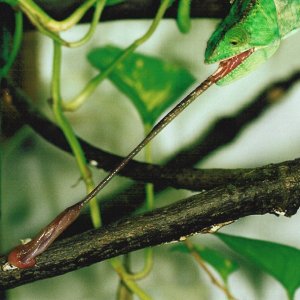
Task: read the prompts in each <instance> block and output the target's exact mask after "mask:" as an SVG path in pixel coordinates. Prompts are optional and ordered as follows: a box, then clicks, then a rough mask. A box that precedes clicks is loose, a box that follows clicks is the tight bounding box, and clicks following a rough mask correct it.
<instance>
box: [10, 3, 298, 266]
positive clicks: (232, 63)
mask: <svg viewBox="0 0 300 300" xmlns="http://www.w3.org/2000/svg"><path fill="white" fill-rule="evenodd" d="M299 27H300V0H275V1H272V0H235V2H234V3H233V5H232V8H231V10H230V12H229V14H228V16H227V17H226V18H225V19H224V20H223V21H222V22H221V23H220V24H219V26H218V27H217V29H216V30H215V32H214V33H213V34H212V36H211V38H210V39H209V41H208V45H207V49H206V52H205V61H206V62H207V63H215V62H219V68H218V69H217V71H216V72H215V73H213V74H212V75H211V76H209V77H208V78H207V79H206V80H205V81H203V82H202V83H201V84H200V85H199V86H197V87H196V88H195V89H194V90H193V91H192V92H191V93H190V94H188V95H187V96H186V97H185V98H184V99H183V100H182V101H180V103H179V104H177V105H176V106H175V108H173V109H172V110H171V111H170V112H169V113H168V114H167V115H166V116H165V117H163V118H162V119H161V120H160V121H159V122H158V123H157V124H156V125H155V126H154V127H153V129H152V130H151V131H150V133H149V134H148V135H147V136H146V137H145V138H144V140H142V141H141V142H140V143H139V144H138V145H137V146H136V147H135V148H134V149H133V150H132V151H131V152H130V153H129V154H128V155H127V156H126V157H125V158H124V160H123V161H122V162H121V163H120V164H119V165H118V166H117V167H116V168H115V169H114V170H112V171H111V172H110V173H109V174H108V175H107V177H105V178H104V179H103V180H102V181H101V182H100V183H99V184H98V185H97V186H96V188H95V189H94V190H93V191H92V192H90V193H89V194H88V195H87V196H86V197H84V198H83V199H82V200H81V201H79V202H77V203H76V204H74V205H72V206H71V207H69V208H67V209H66V210H65V211H63V212H62V213H61V214H60V215H58V216H57V217H56V218H55V219H54V220H53V221H52V222H51V223H50V224H49V225H47V226H46V227H45V228H44V229H43V230H41V232H40V234H38V235H37V236H36V237H35V238H34V239H33V240H32V241H31V242H29V243H27V244H25V245H20V246H17V247H16V248H15V249H13V250H12V251H11V252H10V254H9V255H8V262H7V264H8V266H6V267H7V269H10V266H12V267H17V268H30V267H33V266H34V265H35V263H36V260H35V258H36V256H37V255H39V254H41V253H42V252H43V251H45V250H46V249H47V248H48V247H49V246H50V245H51V243H52V242H53V241H54V240H55V239H56V238H57V236H58V235H60V234H61V233H62V232H63V231H64V230H65V229H66V228H67V227H68V226H69V225H70V224H71V223H72V222H74V221H75V219H76V218H77V217H78V215H79V213H80V211H81V209H82V208H83V207H84V206H85V205H86V203H88V202H89V201H90V200H91V199H92V198H94V197H95V196H96V195H97V194H98V193H99V192H100V191H101V190H102V189H103V188H104V187H105V186H106V185H107V184H108V183H109V182H110V180H111V179H112V178H113V177H114V176H115V175H116V174H117V173H118V172H119V171H120V170H121V169H123V168H124V167H125V166H126V165H127V163H128V162H129V161H130V160H131V159H132V158H133V157H135V155H137V154H138V153H139V152H140V151H141V150H142V149H143V148H144V147H145V145H147V144H148V143H149V142H150V141H151V140H152V139H153V138H154V137H155V136H156V135H157V134H158V133H159V132H160V131H161V130H162V129H163V128H165V127H166V126H167V125H168V124H169V123H170V122H171V121H172V120H173V119H174V118H175V117H176V116H178V115H179V114H180V113H181V112H182V111H183V110H184V109H185V108H186V107H187V106H188V105H189V104H191V103H192V102H193V101H194V100H195V99H196V98H197V97H198V96H199V95H200V94H202V93H203V92H204V91H205V90H206V89H208V88H209V87H210V86H211V85H212V84H214V83H217V84H219V85H223V84H228V83H231V82H233V81H235V80H237V79H239V78H241V77H243V76H245V75H246V74H248V73H249V72H251V71H253V70H254V69H256V68H257V67H258V66H259V65H261V64H262V63H263V62H265V61H266V60H267V59H268V58H269V57H271V56H272V55H273V54H274V53H275V51H276V50H277V49H278V47H279V45H280V41H281V40H282V39H284V38H285V37H287V36H288V35H289V34H291V33H293V32H295V31H296V30H297V29H298V28H299Z"/></svg>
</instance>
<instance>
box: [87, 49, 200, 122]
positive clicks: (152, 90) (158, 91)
mask: <svg viewBox="0 0 300 300" xmlns="http://www.w3.org/2000/svg"><path fill="white" fill-rule="evenodd" d="M122 53H123V50H122V49H120V48H117V47H114V46H106V47H103V48H97V49H94V50H92V51H91V52H90V53H89V54H88V60H89V61H90V63H91V64H92V65H93V66H94V67H96V68H97V69H99V70H102V71H103V70H105V69H106V68H107V67H108V66H110V65H111V64H112V63H113V62H114V61H115V59H117V58H118V57H119V56H120V55H121V54H122ZM109 79H110V80H111V81H112V82H113V83H114V84H115V85H116V86H117V88H118V89H119V90H120V91H122V92H123V93H124V94H125V95H127V96H128V97H129V99H131V101H132V102H133V104H134V105H135V107H136V109H137V110H138V111H139V113H140V115H141V118H142V119H143V122H144V124H151V125H152V124H153V123H154V122H155V121H156V119H157V118H158V117H159V116H160V114H161V113H162V112H163V111H164V110H165V109H166V108H168V107H169V106H170V105H171V104H173V103H174V102H175V101H176V100H178V98H179V96H180V95H181V94H182V93H183V92H184V91H185V90H186V89H187V88H188V87H189V86H190V85H191V84H192V83H193V82H194V81H195V79H194V77H193V76H192V75H191V74H190V73H189V72H188V71H187V70H186V69H184V68H182V67H179V66H177V65H174V64H172V63H169V62H165V61H163V60H161V59H158V58H155V57H151V56H147V55H143V54H137V53H132V54H130V55H129V56H128V57H127V58H126V59H125V60H124V61H123V62H121V63H119V64H118V65H117V66H116V68H115V69H114V70H113V71H112V72H111V73H110V75H109Z"/></svg>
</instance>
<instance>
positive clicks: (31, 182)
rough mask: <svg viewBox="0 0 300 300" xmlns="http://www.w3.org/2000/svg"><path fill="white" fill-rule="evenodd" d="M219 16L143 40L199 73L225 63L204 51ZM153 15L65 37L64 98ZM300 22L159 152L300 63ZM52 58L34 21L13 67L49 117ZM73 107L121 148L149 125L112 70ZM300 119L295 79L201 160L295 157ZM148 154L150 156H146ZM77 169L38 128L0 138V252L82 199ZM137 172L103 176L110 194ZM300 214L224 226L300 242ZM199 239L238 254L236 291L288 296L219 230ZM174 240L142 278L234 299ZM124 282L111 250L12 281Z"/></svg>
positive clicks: (58, 290) (98, 135)
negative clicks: (42, 275) (79, 265)
mask: <svg viewBox="0 0 300 300" xmlns="http://www.w3.org/2000/svg"><path fill="white" fill-rule="evenodd" d="M217 23H218V21H217V20H205V19H203V20H193V22H192V29H191V31H190V32H189V33H188V34H186V35H183V34H181V33H179V31H178V29H177V27H176V24H175V21H174V20H166V21H163V22H162V23H161V25H160V26H159V28H158V30H157V32H156V33H155V34H154V36H153V37H152V38H151V39H150V40H149V41H148V42H147V43H146V44H144V45H143V46H142V47H140V48H139V49H138V52H142V53H145V54H148V55H153V56H156V57H160V58H163V59H166V60H168V61H170V62H173V63H176V64H178V65H181V66H183V67H185V68H186V69H188V70H189V71H190V72H191V73H192V74H193V75H194V76H195V77H196V78H197V81H198V82H200V81H202V80H203V79H205V78H206V77H207V76H208V75H210V74H211V73H212V72H213V71H214V70H215V69H216V65H205V64H204V62H203V61H204V51H205V47H206V42H207V40H208V38H209V36H210V35H211V33H212V31H213V30H214V28H215V26H216V24H217ZM149 25H150V21H118V22H117V21H114V22H108V23H104V24H101V26H99V28H98V29H97V32H96V34H95V36H94V37H93V39H92V41H91V42H89V43H88V44H87V45H85V46H83V47H81V48H79V49H63V70H62V95H63V97H64V99H70V98H72V97H73V96H74V95H75V94H77V92H78V91H79V90H80V89H81V88H82V87H83V86H84V84H85V83H86V81H87V80H88V79H89V78H91V77H92V76H93V75H95V74H96V71H95V69H93V68H92V67H91V66H90V64H89V63H88V62H87V59H86V54H87V53H88V51H89V49H92V48H94V47H100V46H104V45H107V44H114V45H116V46H119V47H126V46H128V45H129V44H130V43H131V42H132V41H133V40H134V39H136V38H138V37H140V36H141V35H142V34H144V32H145V31H146V30H147V28H148V27H149ZM86 30H87V26H85V25H80V26H77V27H76V28H74V29H72V30H71V31H70V32H68V33H67V34H65V35H64V37H65V38H67V39H70V40H72V39H76V38H78V36H79V35H83V34H84V32H85V31H86ZM299 34H300V33H298V34H295V35H293V36H291V37H290V38H288V39H287V40H284V41H283V42H282V45H281V47H280V49H279V50H278V51H277V53H276V54H275V55H274V56H273V57H272V58H271V59H270V60H269V61H268V62H267V63H266V64H264V65H263V66H262V67H260V68H259V69H258V70H257V71H255V72H253V73H252V74H251V75H249V76H248V77H246V78H243V79H241V80H239V81H237V82H235V83H233V84H231V85H229V86H224V87H217V86H214V87H211V88H210V89H209V90H208V91H207V92H206V93H205V94H204V95H203V96H201V97H200V98H199V99H198V100H197V101H196V102H195V103H194V104H192V105H191V107H189V108H187V109H186V111H185V112H184V113H182V115H181V116H179V117H178V118H177V119H176V120H175V121H174V122H173V123H172V124H170V125H169V126H168V127H167V128H166V129H165V130H164V131H163V132H162V133H161V134H160V135H159V136H158V137H157V138H156V139H155V141H154V142H153V158H154V162H156V163H162V162H164V161H165V160H166V159H167V158H168V157H170V156H171V155H172V154H174V153H176V152H178V151H179V150H180V149H181V148H184V147H187V146H188V145H189V144H190V143H192V142H193V140H194V139H195V138H196V137H199V135H200V134H201V133H204V132H205V131H206V130H207V129H208V128H209V127H210V126H211V125H212V124H213V123H214V122H215V121H216V120H218V119H220V118H223V117H228V116H231V115H233V114H235V113H237V112H238V111H239V110H240V109H242V108H243V107H244V106H246V105H248V104H249V103H250V102H251V101H252V100H253V98H255V96H257V95H258V94H260V92H261V91H262V90H263V89H264V88H265V87H266V86H268V85H269V84H271V83H272V82H274V81H277V80H282V79H285V78H287V77H288V76H289V75H291V74H292V73H293V72H295V71H299V69H300V60H299V53H300V39H299ZM51 60H52V43H51V41H50V40H49V39H48V38H45V37H43V36H41V34H38V33H35V32H27V33H26V35H25V37H24V42H23V46H22V53H21V56H20V58H19V64H18V66H19V67H18V68H19V69H17V70H16V71H17V72H19V73H21V75H20V76H21V79H22V86H23V87H24V89H25V90H26V92H27V93H28V94H29V95H30V96H31V97H32V99H33V100H34V101H35V104H36V105H38V106H39V107H40V109H41V110H42V111H43V112H44V113H46V114H47V115H48V116H49V118H52V116H51V112H50V108H49V107H48V104H47V100H48V99H49V97H50V93H49V91H50V78H51V64H52V62H51ZM158 76H159V74H158ZM191 88H192V87H191ZM68 117H69V119H70V121H71V122H72V125H73V126H74V129H75V130H76V133H77V134H78V135H79V136H80V137H83V138H84V139H85V140H87V141H89V142H90V143H92V144H93V145H95V146H97V147H99V148H101V149H104V150H107V151H110V152H112V153H115V154H119V155H125V154H127V153H128V152H129V150H131V149H132V147H133V146H134V145H136V144H137V142H139V141H140V140H141V139H142V137H143V135H144V130H143V126H142V123H141V120H140V119H139V116H138V114H137V112H136V110H135V109H134V107H133V106H132V104H131V102H130V101H128V99H126V96H124V95H123V94H121V93H120V92H119V91H118V90H117V89H116V88H115V87H114V86H113V85H112V84H111V83H110V82H109V81H108V80H105V81H104V82H103V83H102V84H101V86H99V87H98V89H97V91H96V93H95V94H93V95H92V96H91V97H90V99H89V100H88V101H87V102H86V103H85V105H84V106H83V107H82V108H81V109H80V110H78V111H77V112H74V113H69V114H68ZM299 128H300V83H297V84H294V85H293V87H292V88H291V89H290V90H289V91H288V93H287V94H286V95H285V96H284V97H283V98H281V101H280V102H278V103H276V104H274V105H272V106H271V107H270V108H269V109H268V110H267V111H265V112H264V113H263V114H261V115H260V116H259V118H257V119H256V120H255V121H254V122H251V123H249V124H248V125H247V126H246V127H245V128H243V130H241V132H240V134H239V136H238V138H237V139H235V140H234V141H233V142H232V143H230V144H229V145H226V146H225V147H222V148H219V149H218V150H217V151H215V152H213V153H212V154H211V155H209V156H208V157H207V158H205V160H204V161H202V162H201V163H200V164H199V165H198V167H201V168H246V167H256V166H261V165H264V164H268V163H276V162H281V161H285V160H292V159H295V158H297V157H299V149H300V131H299ZM139 158H140V159H142V156H140V157H139ZM93 175H94V179H95V182H98V181H99V180H100V179H102V178H103V176H104V175H105V173H104V172H103V171H99V170H97V169H94V170H93ZM78 181H79V173H78V170H77V168H76V164H75V162H74V159H73V158H72V157H71V156H70V155H68V154H66V153H65V152H63V151H61V150H59V149H57V148H55V147H54V146H52V145H50V144H49V143H47V142H46V141H45V140H43V139H42V138H41V137H39V136H38V135H37V134H36V133H35V132H34V131H33V130H32V129H31V128H29V127H27V126H23V127H22V128H20V129H19V130H18V131H17V132H16V133H15V134H14V135H13V136H12V137H10V138H7V139H6V140H5V141H4V143H3V146H2V187H3V188H2V198H3V201H2V213H3V214H2V249H1V252H2V253H3V252H6V251H8V250H9V249H10V248H11V247H13V246H15V245H16V244H18V243H19V239H24V238H26V237H30V236H32V235H34V234H35V233H36V232H37V231H39V230H40V228H42V227H43V226H44V225H45V224H46V223H47V222H48V221H49V220H51V219H52V218H53V217H54V216H55V215H57V214H58V213H59V212H60V211H61V210H63V209H64V208H65V207H66V206H69V205H70V204H71V203H74V202H75V201H77V200H79V198H80V197H81V196H79V195H84V192H85V188H84V185H83V183H82V182H79V183H78ZM130 183H131V181H130V180H127V179H124V178H116V179H115V180H113V182H112V183H111V184H110V185H109V186H108V187H107V188H105V190H104V191H103V193H102V196H105V195H109V194H110V193H111V192H112V191H114V190H116V189H121V188H123V187H125V186H127V185H129V184H130ZM187 195H189V192H188V191H184V190H174V189H169V190H167V191H164V192H163V193H161V194H160V195H158V196H157V197H156V199H155V203H156V206H162V205H164V204H165V203H169V202H171V201H175V200H180V199H182V198H185V197H186V196H187ZM100 198H101V197H100ZM100 200H101V199H100ZM299 222H300V217H299V215H295V216H293V217H292V218H285V217H275V216H273V215H265V216H252V217H247V218H243V219H241V220H238V221H237V222H235V223H233V224H231V225H229V226H227V227H225V228H223V229H222V232H226V233H230V234H236V235H241V236H245V237H251V238H257V239H265V240H269V241H274V242H279V243H283V244H287V245H291V246H294V247H297V248H300V238H299V230H298V228H299ZM193 239H194V241H197V242H199V243H200V244H202V245H208V246H210V247H214V248H215V249H220V250H221V251H222V252H224V253H228V255H229V256H230V257H234V259H236V260H237V261H239V264H240V269H239V271H237V272H235V273H234V274H233V275H232V276H231V278H230V280H229V286H230V289H231V291H232V293H233V295H234V296H235V297H236V298H237V299H243V300H252V299H265V300H269V299H270V300H271V299H272V300H282V299H286V294H285V291H284V289H283V288H282V287H281V286H280V285H279V284H278V283H277V282H276V281H275V280H274V279H272V278H271V277H269V276H267V275H265V274H263V273H260V272H259V271H258V270H257V269H254V267H252V266H250V265H248V264H247V263H246V262H245V261H244V260H243V259H242V258H240V257H238V256H235V254H233V253H232V252H230V251H229V250H228V248H226V246H225V245H223V244H222V243H221V242H220V241H219V240H217V239H216V238H215V237H213V236H209V235H197V236H195V237H194V238H193ZM169 248H170V245H162V246H159V247H155V249H154V253H155V264H154V269H153V272H152V273H151V275H150V276H149V277H148V278H147V279H145V280H143V281H142V282H141V286H142V287H143V288H144V289H145V290H146V291H147V292H148V293H149V294H150V295H152V297H153V299H155V300H162V299H164V300H165V299H172V300H182V299H190V300H196V299H197V300H201V299H203V300H209V299H218V300H223V299H226V297H225V296H224V294H223V293H222V292H220V291H219V290H218V289H217V288H216V287H215V286H213V285H212V283H211V282H210V280H209V279H208V277H207V275H206V274H205V273H204V272H203V271H202V270H200V269H199V267H198V266H197V264H196V263H195V262H194V261H193V260H192V258H191V257H189V256H187V255H184V254H182V253H179V252H174V253H173V252H172V254H171V255H170V249H169ZM142 257H143V256H142V254H141V252H139V251H138V252H137V253H135V254H134V255H133V259H134V260H135V263H136V265H137V266H136V267H137V268H138V266H139V265H141V263H142ZM117 285H118V277H117V275H116V274H115V273H114V271H113V270H112V268H111V267H110V265H109V263H107V262H102V263H98V264H95V265H93V266H90V267H88V268H84V269H81V270H78V271H74V272H72V273H69V274H65V275H63V276H59V277H56V278H51V279H48V280H42V281H38V282H35V283H32V284H27V285H25V286H22V287H18V288H15V289H13V290H10V291H8V299H11V300H17V299H22V300H23V299H56V300H60V299H91V300H92V299H115V295H116V289H117ZM296 299H300V292H298V293H297V295H296Z"/></svg>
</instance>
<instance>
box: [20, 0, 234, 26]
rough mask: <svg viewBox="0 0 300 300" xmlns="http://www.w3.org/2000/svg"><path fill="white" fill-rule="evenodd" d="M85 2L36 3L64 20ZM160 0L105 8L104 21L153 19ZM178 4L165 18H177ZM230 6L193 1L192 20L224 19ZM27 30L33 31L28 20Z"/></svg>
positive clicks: (130, 0)
mask: <svg viewBox="0 0 300 300" xmlns="http://www.w3.org/2000/svg"><path fill="white" fill-rule="evenodd" d="M83 1H84V0H73V1H58V0H53V1H44V0H38V1H36V2H37V3H38V4H39V5H40V6H41V7H42V8H43V9H44V10H45V11H46V12H47V13H48V14H49V15H51V16H52V17H53V18H55V19H58V20H62V19H65V18H66V17H68V16H69V15H70V13H71V12H72V11H74V9H76V8H77V7H78V6H79V5H80V4H81V3H82V2H83ZM159 3H160V1H158V0H126V1H124V2H123V3H120V4H118V5H114V6H110V7H107V8H105V10H104V12H103V15H102V18H101V20H102V21H113V20H126V19H152V18H153V17H154V16H155V14H156V12H157V9H158V5H159ZM177 4H178V1H175V2H174V3H173V5H172V6H171V7H170V8H169V10H168V11H167V13H166V15H165V18H173V19H174V18H176V16H177ZM229 8H230V4H229V1H227V0H193V1H192V5H191V16H192V18H223V17H224V16H225V15H226V14H227V13H228V11H229ZM91 19H92V10H90V11H89V12H88V13H87V14H86V15H85V16H84V17H83V19H82V20H81V21H80V23H90V22H91ZM25 29H33V27H32V25H31V23H30V22H29V21H28V20H26V22H25Z"/></svg>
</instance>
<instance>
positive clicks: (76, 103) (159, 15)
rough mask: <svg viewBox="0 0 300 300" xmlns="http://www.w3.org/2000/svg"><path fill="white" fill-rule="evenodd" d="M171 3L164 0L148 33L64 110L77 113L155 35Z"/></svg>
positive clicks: (168, 0) (128, 48)
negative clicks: (119, 67)
mask: <svg viewBox="0 0 300 300" xmlns="http://www.w3.org/2000/svg"><path fill="white" fill-rule="evenodd" d="M171 2H172V0H163V1H162V3H161V5H160V7H159V9H158V12H157V14H156V16H155V18H154V20H153V21H152V23H151V25H150V27H149V29H148V30H147V32H146V33H145V34H144V35H143V36H141V37H140V38H138V39H137V40H135V41H134V42H133V43H132V44H131V45H130V46H128V47H127V48H126V49H125V50H124V52H123V53H122V54H121V55H120V56H119V57H117V58H116V59H115V60H114V62H113V63H112V64H111V65H110V66H109V67H108V68H107V69H106V70H104V71H103V72H101V73H99V74H98V75H96V76H95V77H93V78H92V79H91V80H90V81H89V82H88V83H87V85H86V86H85V87H84V88H83V89H82V91H81V92H80V93H79V94H78V95H77V96H76V97H75V98H73V99H72V100H70V101H68V102H66V103H64V104H63V108H64V110H67V111H75V110H77V109H78V108H79V107H81V105H83V103H84V102H85V101H86V99H87V98H88V97H89V96H90V95H91V94H92V93H93V92H94V91H95V90H96V88H97V87H98V85H99V84H100V83H101V82H102V81H103V80H104V79H105V78H107V76H108V75H109V74H110V73H111V72H112V71H113V70H114V69H115V67H116V66H117V65H118V64H119V63H121V62H122V61H124V60H125V59H126V58H127V57H128V56H129V55H130V54H131V53H132V52H134V51H135V50H136V49H137V48H138V47H139V46H141V45H142V44H143V43H145V42H146V41H147V40H148V39H149V38H150V37H151V36H152V35H153V33H154V32H155V30H156V29H157V27H158V25H159V22H160V21H161V19H162V18H163V16H164V14H165V12H166V10H167V8H168V7H169V5H170V3H171Z"/></svg>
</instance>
